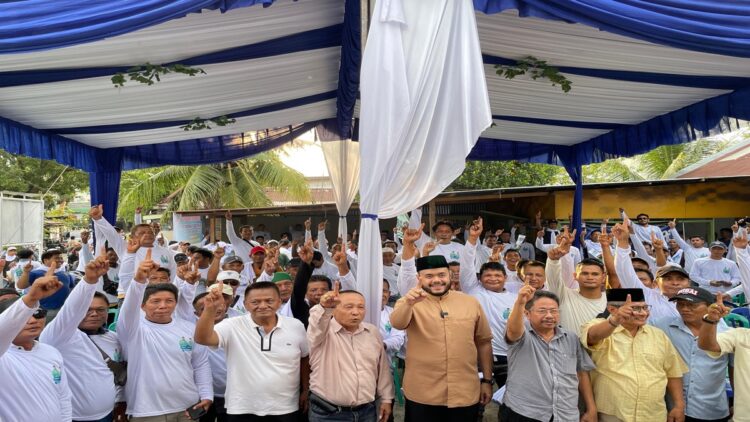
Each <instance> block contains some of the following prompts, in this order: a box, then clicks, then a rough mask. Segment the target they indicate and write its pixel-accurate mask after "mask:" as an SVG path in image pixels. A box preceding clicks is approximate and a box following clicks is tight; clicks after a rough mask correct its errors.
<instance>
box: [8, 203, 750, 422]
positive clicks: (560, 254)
mask: <svg viewBox="0 0 750 422" xmlns="http://www.w3.org/2000/svg"><path fill="white" fill-rule="evenodd" d="M89 215H90V217H91V220H92V224H93V228H94V236H93V237H92V236H90V235H89V234H88V233H83V234H82V236H81V237H82V239H81V246H80V248H78V249H76V250H77V252H78V253H77V255H78V262H77V263H75V268H72V265H70V263H66V262H65V261H64V255H65V254H64V253H63V251H61V250H58V249H49V250H45V251H43V252H41V251H40V252H41V253H39V252H37V251H33V250H29V249H22V250H17V249H16V248H8V249H7V250H6V251H5V253H4V255H3V258H2V259H0V267H2V268H3V277H2V280H0V281H2V285H3V287H4V288H2V289H0V380H2V383H1V384H0V386H1V387H0V421H5V422H15V421H32V420H33V421H43V422H46V421H50V422H51V421H71V420H72V421H125V420H131V421H147V422H152V421H153V422H157V421H159V422H173V421H186V420H201V421H211V422H213V421H279V422H287V421H289V422H292V421H294V422H297V421H307V420H309V421H312V422H318V421H321V422H322V421H372V422H375V421H377V422H386V421H392V420H394V414H393V410H394V409H393V406H394V402H395V401H397V400H398V399H399V398H400V397H402V396H403V399H404V400H405V406H404V414H405V420H406V421H410V422H418V421H451V422H453V421H456V422H464V421H475V420H477V419H478V418H481V417H482V414H483V412H484V409H485V406H486V405H487V404H488V403H489V402H490V401H491V400H495V401H496V402H497V403H499V405H500V406H499V412H498V419H499V420H501V421H504V422H515V421H545V422H547V421H563V422H568V421H570V422H575V421H586V422H592V421H605V422H609V421H622V422H631V421H636V422H641V421H644V422H646V421H648V422H650V421H660V422H661V421H668V422H680V421H728V420H730V418H733V420H734V421H738V422H739V421H750V368H749V367H748V365H749V364H750V329H748V328H747V324H748V322H747V319H745V318H744V317H743V316H742V315H741V314H742V312H741V310H743V309H744V310H746V309H747V308H746V304H745V303H742V302H744V299H743V297H744V298H750V255H749V252H748V233H747V229H746V228H745V227H744V226H745V225H744V221H738V222H737V223H736V224H735V225H734V226H733V227H731V228H729V229H727V230H728V231H725V230H722V232H721V233H720V237H719V238H718V240H716V241H714V242H711V243H708V244H707V243H706V239H705V238H703V237H702V236H699V235H695V234H691V233H680V232H679V231H678V230H677V221H675V220H672V221H670V222H668V224H667V225H666V226H664V227H658V226H654V225H651V224H650V220H649V217H648V215H645V214H640V215H638V216H637V217H636V219H635V220H631V219H630V218H628V216H627V215H626V214H625V212H624V211H622V210H621V213H620V216H619V217H620V218H619V219H618V222H617V223H616V224H613V225H611V226H610V225H609V222H608V221H603V222H601V224H598V223H597V226H596V227H595V228H592V227H589V228H587V229H583V230H581V232H580V233H579V232H578V231H577V230H570V229H569V228H568V227H567V226H562V227H558V222H557V221H556V220H547V221H542V215H541V213H538V214H537V215H536V221H535V222H534V223H535V224H534V226H533V227H529V228H528V230H526V228H524V227H522V226H519V225H514V226H513V227H512V228H510V229H509V230H504V229H496V230H486V228H485V227H484V222H483V220H482V219H481V218H477V219H476V220H473V221H472V222H470V223H469V224H467V225H465V226H459V227H456V226H454V224H453V223H452V222H450V221H447V220H443V221H439V222H437V223H436V224H435V225H434V226H433V227H432V228H431V233H433V235H434V238H433V237H430V236H429V235H428V234H427V233H426V232H425V226H424V223H422V221H421V220H422V216H421V212H420V211H419V210H415V211H413V212H412V213H411V217H410V221H409V224H408V225H406V226H404V227H396V228H394V229H393V231H390V230H387V231H383V232H382V234H381V240H382V250H381V252H382V261H383V280H382V283H383V289H382V301H381V302H382V304H381V307H380V309H366V306H365V303H366V301H365V297H364V296H363V293H361V292H359V291H357V288H356V287H357V282H356V280H357V276H358V274H357V261H358V250H357V236H356V232H354V233H352V234H351V235H349V236H348V238H347V239H341V238H339V239H337V241H336V242H335V243H333V244H329V243H328V240H327V237H326V229H327V225H326V222H325V221H323V222H320V223H319V224H318V225H317V233H312V221H311V220H310V219H308V220H306V221H305V222H304V223H302V224H299V225H296V226H294V227H290V230H289V232H286V233H284V234H283V235H281V236H280V238H279V239H278V240H274V239H273V236H272V234H271V233H269V232H268V231H266V230H265V227H261V226H260V225H259V226H257V227H255V228H254V227H252V226H242V227H240V229H239V232H236V231H235V227H234V225H233V222H232V215H231V214H230V213H227V215H226V221H227V225H226V226H227V227H226V228H227V232H226V238H225V239H226V242H224V241H220V240H215V241H211V240H209V239H204V240H203V241H202V242H201V243H200V244H197V245H191V244H189V243H188V242H185V241H180V239H177V240H172V241H169V240H168V239H166V237H165V236H164V234H163V233H161V232H160V228H159V227H158V224H156V225H154V224H144V223H142V222H141V221H140V218H139V215H137V216H136V217H137V218H136V224H135V225H134V226H133V228H132V230H131V231H130V233H129V234H127V235H125V234H124V233H123V232H122V231H121V230H118V229H117V228H115V227H114V226H113V225H112V224H111V223H110V222H108V221H107V220H106V219H105V218H103V216H102V215H103V210H102V208H101V206H96V207H92V209H91V211H90V213H89ZM584 226H585V225H584ZM94 238H95V239H96V244H94ZM528 238H533V239H532V241H529V239H528ZM685 239H687V241H686V240H685ZM743 306H745V308H743ZM734 307H736V309H737V310H738V311H733V310H732V309H731V308H734ZM368 312H371V313H372V312H375V313H378V312H379V319H377V318H374V319H377V320H378V321H379V323H378V324H376V325H373V324H370V323H368V322H366V318H365V316H366V314H367V313H368Z"/></svg>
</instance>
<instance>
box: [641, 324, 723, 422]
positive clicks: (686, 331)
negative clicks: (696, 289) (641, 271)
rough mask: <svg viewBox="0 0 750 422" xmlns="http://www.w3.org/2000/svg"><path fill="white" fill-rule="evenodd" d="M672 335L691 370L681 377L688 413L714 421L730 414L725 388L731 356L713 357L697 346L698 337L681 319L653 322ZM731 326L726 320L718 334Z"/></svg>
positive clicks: (668, 334)
mask: <svg viewBox="0 0 750 422" xmlns="http://www.w3.org/2000/svg"><path fill="white" fill-rule="evenodd" d="M654 326H656V327H658V328H659V329H661V330H662V331H664V333H665V334H666V335H667V337H669V339H670V340H671V341H672V344H673V345H674V347H675V348H676V349H677V351H678V352H679V353H680V356H681V357H682V359H683V360H684V361H685V362H686V363H687V365H688V368H690V372H688V373H687V374H685V376H683V377H682V391H683V394H684V395H685V402H686V408H685V415H686V416H690V417H691V418H694V419H703V420H714V419H722V418H724V417H726V416H727V415H729V404H728V402H727V395H726V391H725V387H724V380H725V378H724V377H725V375H726V373H727V366H728V365H729V356H726V355H724V356H722V357H721V358H719V359H711V358H710V357H709V356H708V354H707V353H706V352H704V351H703V350H701V349H699V348H698V337H697V336H694V335H693V332H692V331H690V328H688V327H687V326H686V325H685V323H684V322H683V321H682V318H677V317H672V318H666V319H661V320H659V321H656V322H655V323H654ZM728 329H729V328H728V327H727V326H726V324H724V323H723V322H722V323H720V324H719V325H718V326H717V330H718V332H719V333H722V332H725V331H727V330H728Z"/></svg>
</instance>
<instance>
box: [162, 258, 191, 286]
mask: <svg viewBox="0 0 750 422" xmlns="http://www.w3.org/2000/svg"><path fill="white" fill-rule="evenodd" d="M156 268H159V267H158V266H157V267H156ZM156 268H154V269H156ZM181 268H182V269H183V271H184V272H183V274H182V277H180V278H182V279H183V280H185V282H186V283H188V284H195V283H197V282H198V280H200V279H201V273H200V271H198V263H197V262H192V263H190V265H184V266H182V267H181ZM186 268H190V270H189V271H186V270H185V269H186Z"/></svg>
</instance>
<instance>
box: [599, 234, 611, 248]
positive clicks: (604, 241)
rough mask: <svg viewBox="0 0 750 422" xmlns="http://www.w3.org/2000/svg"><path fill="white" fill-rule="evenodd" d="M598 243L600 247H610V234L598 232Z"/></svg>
mask: <svg viewBox="0 0 750 422" xmlns="http://www.w3.org/2000/svg"><path fill="white" fill-rule="evenodd" d="M599 244H600V245H602V249H604V248H608V247H610V245H612V236H611V235H608V234H604V233H602V234H600V235H599Z"/></svg>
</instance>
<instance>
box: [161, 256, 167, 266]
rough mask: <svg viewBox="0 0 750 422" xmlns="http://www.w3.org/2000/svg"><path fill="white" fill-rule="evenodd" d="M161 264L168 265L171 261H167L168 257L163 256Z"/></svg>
mask: <svg viewBox="0 0 750 422" xmlns="http://www.w3.org/2000/svg"><path fill="white" fill-rule="evenodd" d="M161 263H162V264H164V265H167V264H169V259H167V257H166V256H165V255H162V256H161Z"/></svg>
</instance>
